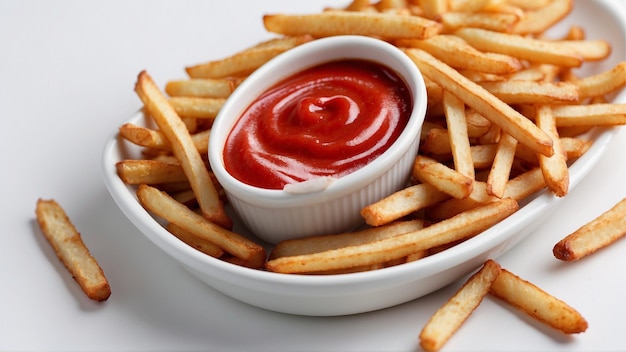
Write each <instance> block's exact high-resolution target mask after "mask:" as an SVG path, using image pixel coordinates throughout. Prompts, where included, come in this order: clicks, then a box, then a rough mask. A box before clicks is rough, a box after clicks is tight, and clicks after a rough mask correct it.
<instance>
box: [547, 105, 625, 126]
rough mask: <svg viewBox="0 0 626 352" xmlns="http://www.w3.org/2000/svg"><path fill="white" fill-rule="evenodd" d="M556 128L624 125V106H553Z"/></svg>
mask: <svg viewBox="0 0 626 352" xmlns="http://www.w3.org/2000/svg"><path fill="white" fill-rule="evenodd" d="M552 115H554V120H555V122H556V125H557V126H558V127H569V126H615V125H623V124H626V104H590V105H553V106H552Z"/></svg>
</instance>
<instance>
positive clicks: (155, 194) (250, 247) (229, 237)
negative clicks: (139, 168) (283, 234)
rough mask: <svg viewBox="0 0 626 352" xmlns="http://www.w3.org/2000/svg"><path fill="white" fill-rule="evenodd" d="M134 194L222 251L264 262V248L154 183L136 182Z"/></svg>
mask: <svg viewBox="0 0 626 352" xmlns="http://www.w3.org/2000/svg"><path fill="white" fill-rule="evenodd" d="M137 198H138V199H139V201H140V202H141V204H142V205H143V206H144V208H146V209H147V210H148V211H150V212H152V213H154V214H155V215H156V216H158V217H161V218H163V219H164V220H167V221H168V222H170V223H174V224H176V225H178V226H180V227H181V228H183V229H184V230H186V231H187V232H190V233H192V234H193V235H194V236H197V237H199V238H202V239H204V240H206V241H209V242H211V243H214V244H215V245H217V246H218V247H220V248H222V249H223V250H224V251H226V252H228V253H230V254H232V255H234V256H236V257H238V258H240V259H242V260H245V261H248V262H251V263H255V264H256V267H258V268H260V267H262V266H263V262H264V261H265V250H264V249H263V247H261V246H260V245H258V244H256V243H254V242H252V241H250V240H249V239H247V238H245V237H243V236H241V235H239V234H236V233H234V232H232V231H229V230H227V229H224V228H223V227H221V226H218V225H216V224H214V223H213V222H211V221H209V220H207V219H206V218H205V217H203V216H202V215H199V214H196V213H195V212H193V211H192V210H191V209H189V208H187V207H186V206H184V205H182V204H181V203H178V202H177V201H176V200H174V199H173V198H172V197H170V196H169V195H167V194H166V193H165V192H162V191H160V190H158V189H156V188H154V187H151V186H148V185H139V187H138V188H137Z"/></svg>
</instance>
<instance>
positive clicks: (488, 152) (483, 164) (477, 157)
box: [470, 144, 498, 169]
mask: <svg viewBox="0 0 626 352" xmlns="http://www.w3.org/2000/svg"><path fill="white" fill-rule="evenodd" d="M470 149H471V152H472V161H474V168H475V169H486V168H489V167H491V165H492V164H493V161H494V159H495V157H496V153H497V150H498V145H497V144H478V145H473V146H471V147H470Z"/></svg>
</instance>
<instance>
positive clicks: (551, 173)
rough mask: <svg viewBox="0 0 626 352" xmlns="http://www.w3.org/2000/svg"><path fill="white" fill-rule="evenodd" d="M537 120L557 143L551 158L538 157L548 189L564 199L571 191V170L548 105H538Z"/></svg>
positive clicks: (540, 126) (538, 124)
mask: <svg viewBox="0 0 626 352" xmlns="http://www.w3.org/2000/svg"><path fill="white" fill-rule="evenodd" d="M536 109H537V113H536V115H535V120H536V122H537V126H539V128H541V129H542V130H544V131H545V132H546V133H547V134H548V135H549V136H551V137H552V139H553V140H554V141H555V143H554V145H553V147H554V154H552V155H551V156H549V157H548V156H545V155H538V158H539V166H540V168H541V172H542V174H543V178H544V179H545V181H546V185H547V186H548V189H550V190H551V191H552V193H554V194H555V195H556V196H557V197H563V196H565V195H566V194H567V192H568V189H569V170H568V169H567V160H566V157H565V154H564V153H563V150H562V148H561V141H560V139H559V134H558V132H557V130H556V123H555V121H554V116H553V115H552V109H551V108H550V106H547V105H537V106H536Z"/></svg>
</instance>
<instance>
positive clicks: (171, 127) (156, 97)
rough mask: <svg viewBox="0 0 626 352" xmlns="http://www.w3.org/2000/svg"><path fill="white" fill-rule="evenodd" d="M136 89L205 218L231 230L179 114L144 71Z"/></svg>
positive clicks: (228, 219)
mask: <svg viewBox="0 0 626 352" xmlns="http://www.w3.org/2000/svg"><path fill="white" fill-rule="evenodd" d="M135 90H136V92H137V94H138V95H139V97H140V98H141V100H142V101H143V103H144V104H145V106H146V109H147V110H148V111H149V112H150V115H151V116H152V117H153V118H154V119H155V121H156V123H157V125H158V126H159V128H160V130H161V131H162V132H163V134H164V135H165V136H166V137H167V139H168V140H169V141H170V144H171V145H172V149H173V152H174V155H176V158H177V159H178V160H179V162H180V163H181V166H182V167H183V170H184V171H185V175H187V179H188V180H189V183H190V184H191V188H192V189H193V190H194V193H195V194H196V199H197V200H198V203H199V204H200V208H201V210H202V213H203V215H204V216H205V217H206V218H207V219H209V220H211V221H213V222H215V223H216V224H219V225H220V226H224V227H225V228H231V227H232V221H231V219H230V218H229V217H228V215H227V214H226V212H225V211H224V205H223V204H222V202H221V200H220V198H219V195H218V193H217V190H216V189H215V186H214V185H213V182H211V178H210V176H209V172H208V170H207V168H206V166H205V164H204V161H202V158H201V157H200V154H199V153H198V150H197V149H196V147H195V145H194V144H193V141H192V140H191V137H190V135H189V132H188V131H187V128H186V127H185V125H184V124H183V123H182V121H181V120H180V117H179V116H178V115H177V114H176V111H174V109H173V108H172V107H171V105H170V104H169V103H168V101H167V99H166V98H165V97H164V96H163V94H162V93H161V91H160V90H159V89H158V87H157V86H156V84H155V83H154V81H153V80H152V78H151V77H150V76H149V75H148V73H146V72H145V71H143V72H141V73H140V74H139V77H138V79H137V84H136V86H135Z"/></svg>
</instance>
